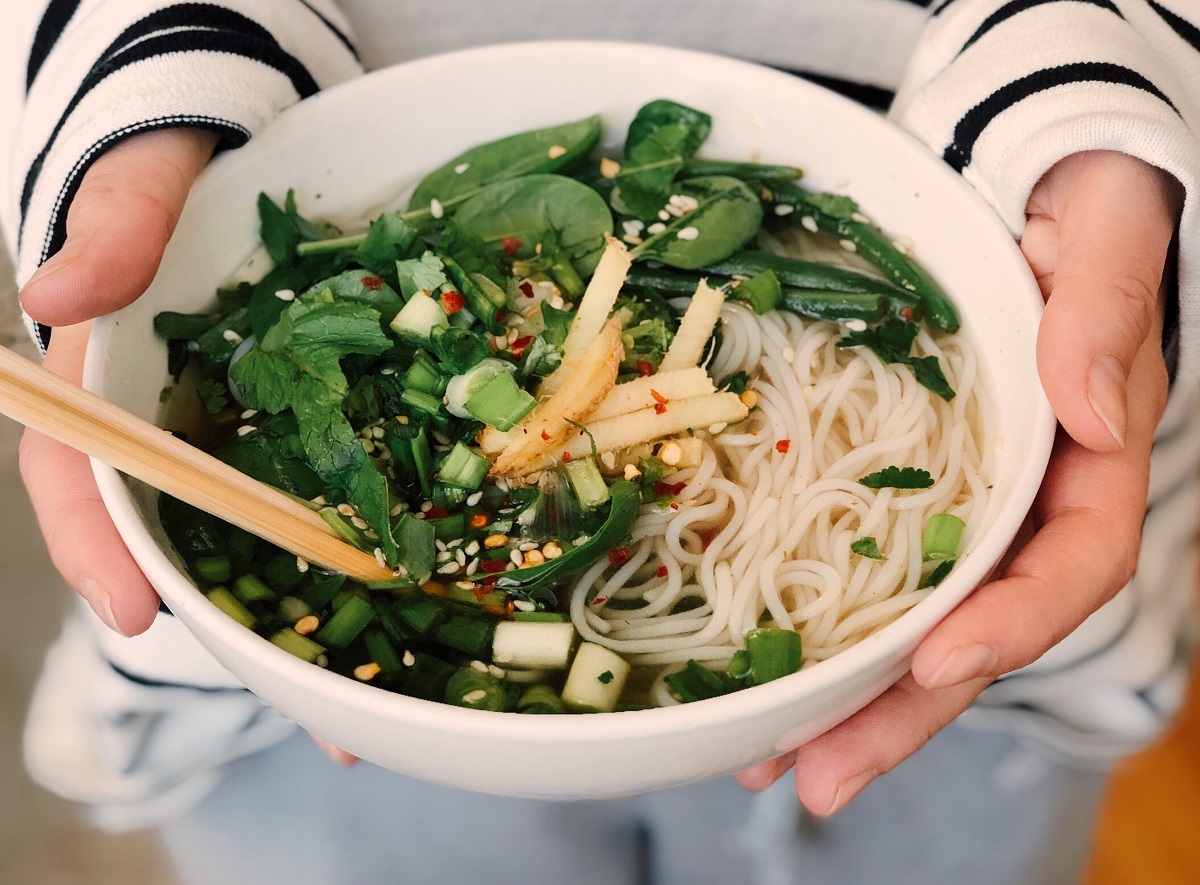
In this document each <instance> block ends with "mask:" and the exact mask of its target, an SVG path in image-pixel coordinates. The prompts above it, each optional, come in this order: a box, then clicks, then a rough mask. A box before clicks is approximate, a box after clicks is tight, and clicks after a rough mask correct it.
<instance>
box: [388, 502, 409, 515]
mask: <svg viewBox="0 0 1200 885" xmlns="http://www.w3.org/2000/svg"><path fill="white" fill-rule="evenodd" d="M407 509H408V505H407V504H405V503H404V502H403V501H401V502H400V503H399V504H397V505H396V506H395V507H393V508H392V509H391V510H389V511H388V516H392V517H395V516H399V515H400V514H401V513H403V512H404V511H405V510H407Z"/></svg>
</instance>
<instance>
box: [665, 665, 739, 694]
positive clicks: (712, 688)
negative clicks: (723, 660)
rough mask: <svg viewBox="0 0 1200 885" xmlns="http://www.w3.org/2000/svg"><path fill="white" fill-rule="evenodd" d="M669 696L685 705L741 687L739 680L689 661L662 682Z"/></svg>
mask: <svg viewBox="0 0 1200 885" xmlns="http://www.w3.org/2000/svg"><path fill="white" fill-rule="evenodd" d="M663 681H664V682H666V684H667V688H668V689H670V691H671V694H673V695H674V696H675V697H676V698H678V699H679V700H680V701H682V702H683V703H685V704H689V703H691V702H693V701H704V700H708V699H709V698H715V697H720V696H721V695H723V694H729V693H730V692H731V691H736V690H737V689H738V688H741V687H742V682H741V681H740V680H734V679H732V678H730V677H728V676H726V675H724V674H721V673H715V672H713V671H712V670H710V669H708V667H706V666H704V665H703V664H701V663H700V662H699V661H695V660H689V661H688V662H687V664H686V665H685V666H684V668H683V669H682V670H680V671H679V672H677V673H672V674H671V675H670V676H667V677H665V678H664V680H663Z"/></svg>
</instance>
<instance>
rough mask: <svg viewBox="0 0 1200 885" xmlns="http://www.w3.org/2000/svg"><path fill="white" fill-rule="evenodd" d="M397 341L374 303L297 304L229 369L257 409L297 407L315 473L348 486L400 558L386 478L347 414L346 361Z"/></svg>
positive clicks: (387, 548) (389, 552)
mask: <svg viewBox="0 0 1200 885" xmlns="http://www.w3.org/2000/svg"><path fill="white" fill-rule="evenodd" d="M390 346H391V340H390V339H389V338H388V337H387V336H386V335H385V334H384V333H383V330H382V329H381V328H380V325H379V311H377V310H374V309H373V308H370V307H367V306H366V305H362V304H355V303H351V302H336V301H334V302H319V303H316V304H306V303H304V302H294V303H292V304H291V305H290V306H289V307H288V308H287V310H285V311H284V312H283V313H282V314H281V315H280V317H279V320H278V322H276V323H275V325H274V326H272V327H271V329H270V330H269V331H268V332H267V334H266V335H265V336H264V337H263V339H262V341H260V342H259V345H258V346H257V347H254V348H252V349H251V350H250V351H249V352H247V353H246V355H245V356H244V357H242V359H240V360H238V361H237V362H236V363H234V365H233V366H232V367H231V369H230V373H229V374H230V377H231V378H232V379H233V381H234V383H235V384H237V386H238V389H239V390H240V391H241V394H242V396H243V397H244V398H245V400H246V402H247V403H248V404H249V405H250V406H251V407H253V408H256V409H262V410H264V411H267V412H271V413H279V412H282V411H284V410H285V409H289V408H290V409H291V410H292V412H293V413H294V414H295V416H296V423H297V428H298V435H299V438H300V444H301V446H302V447H303V449H304V452H305V455H306V456H307V458H308V462H309V464H310V465H311V466H312V468H313V470H315V471H316V473H317V474H318V475H319V476H320V477H321V478H322V479H323V480H324V481H325V482H327V483H329V484H330V485H332V486H335V487H336V488H339V489H342V490H343V491H345V493H346V495H347V497H348V498H349V500H350V503H352V504H353V505H354V506H355V507H356V508H357V509H358V512H359V514H360V515H361V516H362V518H363V519H365V520H366V521H367V522H368V523H369V524H370V525H371V527H372V528H373V529H375V531H376V532H377V533H378V534H379V538H380V547H381V548H382V549H383V552H384V555H385V556H386V557H387V558H388V560H389V561H394V558H395V556H396V544H395V541H394V540H393V538H392V534H391V531H390V526H389V519H388V510H389V504H388V492H387V480H386V479H385V478H384V476H383V475H382V474H381V473H380V472H379V471H378V470H377V469H376V468H375V465H374V464H373V463H372V462H371V460H370V458H369V457H368V456H367V454H366V452H365V451H364V450H363V447H362V445H361V443H360V442H359V440H358V435H357V434H356V433H355V432H354V428H353V427H351V426H350V422H349V421H347V420H346V416H345V415H344V414H343V413H342V404H343V402H344V401H345V398H346V395H347V393H348V392H349V384H348V382H347V381H346V377H345V375H344V374H343V373H342V368H341V365H340V360H341V359H342V358H343V357H345V356H347V355H350V354H364V353H365V354H377V353H382V352H383V351H385V350H387V349H388V348H389V347H390Z"/></svg>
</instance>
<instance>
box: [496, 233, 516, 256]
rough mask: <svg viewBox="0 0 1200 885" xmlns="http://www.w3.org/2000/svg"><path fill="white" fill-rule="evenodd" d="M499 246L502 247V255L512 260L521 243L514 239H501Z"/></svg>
mask: <svg viewBox="0 0 1200 885" xmlns="http://www.w3.org/2000/svg"><path fill="white" fill-rule="evenodd" d="M500 245H501V246H503V247H504V254H505V255H507V256H508V257H509V258H512V257H513V256H514V255H516V254H517V250H518V249H520V248H521V241H520V240H518V239H517V238H516V237H501V238H500Z"/></svg>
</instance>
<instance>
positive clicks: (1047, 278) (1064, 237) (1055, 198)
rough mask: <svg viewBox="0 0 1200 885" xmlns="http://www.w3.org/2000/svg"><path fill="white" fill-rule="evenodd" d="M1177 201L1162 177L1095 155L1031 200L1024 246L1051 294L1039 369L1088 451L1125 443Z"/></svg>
mask: <svg viewBox="0 0 1200 885" xmlns="http://www.w3.org/2000/svg"><path fill="white" fill-rule="evenodd" d="M1177 204H1178V198H1177V195H1176V193H1175V182H1174V179H1172V178H1171V177H1170V176H1168V175H1167V174H1166V173H1164V172H1162V171H1161V170H1159V169H1155V168H1154V167H1152V166H1149V165H1147V164H1145V163H1143V162H1142V161H1140V160H1137V159H1135V158H1133V157H1130V156H1128V155H1125V154H1119V153H1114V152H1099V151H1097V152H1090V153H1086V154H1077V155H1075V156H1073V157H1070V158H1068V159H1067V160H1065V161H1063V162H1062V163H1060V164H1059V165H1057V166H1055V167H1054V168H1053V169H1052V170H1051V171H1050V172H1049V173H1048V174H1047V177H1046V178H1045V179H1044V180H1043V181H1042V182H1040V183H1039V185H1038V189H1037V190H1035V193H1034V196H1033V197H1032V198H1031V201H1030V209H1031V212H1030V221H1029V225H1028V227H1027V230H1026V235H1025V237H1024V238H1023V239H1022V249H1023V250H1024V251H1025V254H1026V257H1027V258H1028V259H1029V261H1030V265H1031V266H1032V267H1033V268H1034V271H1035V273H1037V274H1038V277H1039V281H1040V282H1041V283H1042V290H1043V294H1044V295H1045V296H1046V298H1047V301H1046V312H1045V314H1044V316H1043V318H1042V322H1041V326H1040V328H1039V332H1038V342H1037V359H1038V369H1039V372H1040V375H1041V379H1042V385H1043V387H1044V389H1045V391H1046V396H1047V397H1048V399H1049V400H1050V404H1051V406H1052V407H1053V408H1054V412H1055V414H1056V415H1057V416H1058V420H1059V421H1060V423H1061V424H1062V425H1063V427H1064V428H1065V429H1066V431H1067V432H1068V433H1069V434H1070V435H1071V437H1072V438H1074V439H1075V440H1076V441H1077V442H1078V443H1080V444H1081V445H1083V446H1084V447H1086V448H1089V449H1092V450H1093V451H1098V452H1110V451H1116V450H1119V449H1121V448H1123V447H1124V445H1125V437H1126V430H1127V424H1128V420H1129V402H1128V390H1127V388H1128V379H1129V372H1130V370H1131V368H1132V366H1133V362H1134V358H1135V356H1136V355H1137V353H1138V349H1139V348H1140V347H1141V345H1142V343H1143V342H1144V341H1146V339H1147V338H1148V337H1149V336H1150V335H1151V334H1154V333H1155V332H1156V330H1157V329H1158V328H1159V323H1158V319H1159V317H1160V316H1161V310H1162V306H1161V304H1160V296H1159V290H1160V286H1161V283H1162V277H1163V271H1164V267H1165V264H1166V260H1167V255H1168V253H1169V250H1170V244H1171V239H1172V236H1173V235H1174V231H1175V223H1176V218H1177V217H1178V210H1177Z"/></svg>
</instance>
